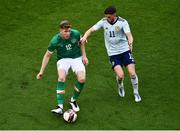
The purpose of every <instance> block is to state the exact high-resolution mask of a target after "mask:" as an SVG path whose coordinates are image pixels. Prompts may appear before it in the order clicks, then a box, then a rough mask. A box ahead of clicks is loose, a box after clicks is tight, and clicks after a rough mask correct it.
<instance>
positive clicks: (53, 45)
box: [48, 29, 81, 60]
mask: <svg viewBox="0 0 180 131" xmlns="http://www.w3.org/2000/svg"><path fill="white" fill-rule="evenodd" d="M79 41H80V33H79V31H77V30H75V29H71V32H70V38H69V39H67V40H65V39H64V38H63V37H62V36H61V34H60V33H58V34H56V35H55V36H54V37H53V38H52V39H51V41H50V44H49V46H48V50H49V51H50V52H54V50H56V51H57V60H60V59H62V58H78V57H80V56H81V50H80V45H79Z"/></svg>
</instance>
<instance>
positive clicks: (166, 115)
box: [0, 0, 180, 130]
mask: <svg viewBox="0 0 180 131" xmlns="http://www.w3.org/2000/svg"><path fill="white" fill-rule="evenodd" d="M112 4H113V5H116V7H117V9H118V14H119V15H120V16H122V17H124V18H126V19H127V20H128V21H129V24H130V26H131V30H132V33H133V35H134V38H135V42H134V44H135V45H134V56H135V59H136V63H137V65H136V69H137V73H138V76H139V83H140V93H141V95H142V99H143V101H142V102H141V103H135V102H134V99H133V95H132V87H131V84H130V80H129V78H128V74H127V72H126V78H125V87H126V96H125V98H123V99H122V98H120V97H119V96H118V94H117V85H116V81H115V75H114V74H113V71H112V70H111V66H110V64H109V63H108V57H107V54H106V50H105V47H104V39H103V30H101V31H98V32H96V33H94V34H93V35H92V36H91V37H90V38H89V43H88V44H87V46H86V48H87V55H88V57H89V61H90V64H89V65H88V66H87V82H86V88H85V89H84V90H83V92H82V94H81V96H80V98H79V104H80V107H81V111H80V112H79V113H78V119H77V122H76V123H74V124H67V123H66V122H64V120H63V119H62V117H60V116H57V115H54V114H51V113H50V110H51V109H52V108H54V107H55V106H56V94H55V93H56V92H55V86H56V82H57V72H56V56H55V55H54V56H53V57H52V58H51V60H50V62H49V64H48V67H47V69H46V72H45V76H44V78H43V80H41V81H37V80H36V79H35V76H36V74H37V73H38V71H39V68H40V64H41V60H42V57H43V55H44V53H45V51H46V49H47V46H48V43H49V41H50V39H51V37H52V36H53V35H54V34H55V33H56V32H57V31H58V24H59V22H60V20H62V19H69V20H70V21H71V22H72V24H73V27H74V28H76V29H78V30H80V31H81V33H82V34H83V33H84V32H85V31H86V30H87V29H88V28H89V27H91V26H92V25H93V24H95V23H96V22H97V21H98V20H100V19H101V18H102V17H103V11H104V9H105V8H106V7H107V6H108V5H112ZM179 5H180V1H179V0H151V1H150V0H135V1H134V0H112V1H108V0H99V1H96V2H95V1H93V0H91V1H84V0H78V1H73V0H43V1H42V0H41V1H40V0H0V74H1V76H0V129H10V130H12V129H49V130H54V129H99V130H100V129H180V124H179V117H180V110H179V108H180V95H179V94H180V90H179V85H180V82H179V81H180V69H179V65H180V53H179V52H180V46H179V43H180V40H179V36H180V26H179V23H180V6H179ZM74 81H75V78H74V75H73V73H72V72H71V73H70V75H69V76H68V80H67V87H66V95H65V99H66V101H65V109H68V108H70V107H69V105H68V99H69V98H70V96H71V95H72V92H73V88H72V87H73V84H74Z"/></svg>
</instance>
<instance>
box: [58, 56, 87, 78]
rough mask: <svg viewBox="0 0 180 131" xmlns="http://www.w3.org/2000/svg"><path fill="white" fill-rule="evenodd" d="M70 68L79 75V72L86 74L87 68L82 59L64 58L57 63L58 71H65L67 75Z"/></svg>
mask: <svg viewBox="0 0 180 131" xmlns="http://www.w3.org/2000/svg"><path fill="white" fill-rule="evenodd" d="M69 68H71V69H72V71H73V72H75V73H76V74H77V72H79V71H83V72H84V73H85V72H86V70H85V66H84V64H83V62H82V57H78V58H75V59H73V58H63V59H60V60H58V61H57V69H58V70H60V69H63V70H65V72H66V75H67V74H68V71H69Z"/></svg>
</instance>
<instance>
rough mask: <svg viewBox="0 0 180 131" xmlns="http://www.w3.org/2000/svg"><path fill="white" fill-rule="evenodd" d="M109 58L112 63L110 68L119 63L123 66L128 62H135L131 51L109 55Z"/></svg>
mask: <svg viewBox="0 0 180 131" xmlns="http://www.w3.org/2000/svg"><path fill="white" fill-rule="evenodd" d="M109 59H110V62H111V65H112V69H114V67H115V66H116V65H120V66H122V67H123V66H127V65H129V64H135V61H134V58H133V56H132V53H131V51H126V52H124V53H122V54H118V55H113V56H109Z"/></svg>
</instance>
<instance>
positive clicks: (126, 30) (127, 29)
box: [123, 20, 131, 33]
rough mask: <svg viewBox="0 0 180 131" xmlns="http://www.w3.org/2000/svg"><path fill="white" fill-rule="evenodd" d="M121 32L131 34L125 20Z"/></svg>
mask: <svg viewBox="0 0 180 131" xmlns="http://www.w3.org/2000/svg"><path fill="white" fill-rule="evenodd" d="M123 31H124V33H129V32H131V30H130V28H129V24H128V22H127V21H126V20H125V21H124V22H123Z"/></svg>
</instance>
